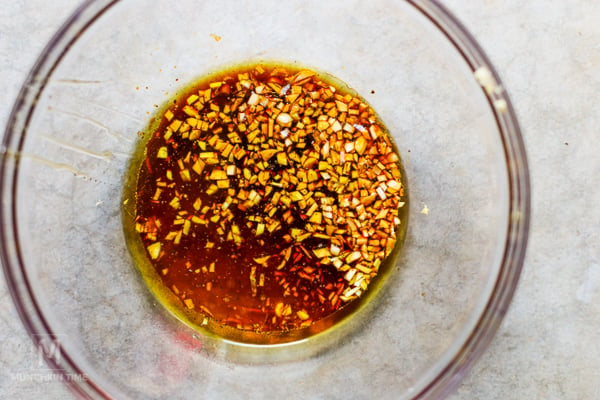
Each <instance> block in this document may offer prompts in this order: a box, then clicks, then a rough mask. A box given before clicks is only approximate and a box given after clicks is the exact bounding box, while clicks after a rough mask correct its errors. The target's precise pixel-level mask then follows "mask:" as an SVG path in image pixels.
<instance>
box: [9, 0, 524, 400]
mask: <svg viewBox="0 0 600 400" xmlns="http://www.w3.org/2000/svg"><path fill="white" fill-rule="evenodd" d="M402 1H405V2H406V3H407V4H408V5H410V6H412V7H413V8H414V9H415V10H416V11H418V13H420V14H421V15H422V16H424V17H425V18H426V19H427V20H428V21H429V22H430V23H431V24H432V25H433V26H435V27H436V28H437V29H438V30H439V32H440V33H442V34H443V36H445V38H446V39H447V40H448V42H449V43H450V44H452V46H453V47H454V48H455V50H456V51H457V52H458V53H459V54H460V55H461V56H462V58H463V59H464V61H465V63H466V64H467V66H468V67H469V68H470V69H471V71H472V72H473V74H475V77H477V73H478V72H484V73H485V74H486V78H487V79H488V81H486V82H488V83H489V82H492V83H493V85H492V86H491V87H490V86H486V82H483V81H480V83H481V84H482V88H481V90H482V91H483V93H484V94H485V96H486V99H487V102H488V104H489V107H490V110H491V111H492V113H493V115H494V118H495V121H496V125H497V127H498V132H499V134H500V139H501V142H502V146H503V151H504V159H505V162H506V169H507V171H506V172H507V178H508V179H507V184H508V223H507V230H506V239H505V243H504V250H503V255H502V260H501V264H500V267H499V272H498V276H497V279H496V282H495V285H494V287H493V289H492V291H491V293H490V295H489V298H488V300H487V304H486V306H485V308H484V309H483V311H482V313H481V315H480V316H479V318H478V320H477V322H476V324H475V325H474V328H473V330H472V332H471V333H470V334H469V335H468V337H467V339H466V340H465V341H464V343H463V344H462V346H460V347H459V348H458V350H457V351H456V353H455V354H454V355H453V356H452V357H451V358H450V361H449V362H448V363H447V365H445V367H443V368H441V369H440V371H439V372H438V373H437V374H436V375H435V376H434V377H433V379H431V380H430V381H429V382H427V383H425V384H424V385H423V388H422V389H421V390H419V391H418V392H415V393H414V394H413V395H412V398H413V399H433V398H441V397H445V396H447V395H448V394H450V393H451V392H453V391H454V390H455V389H456V387H457V386H458V384H459V383H460V381H461V380H462V379H463V378H464V377H465V376H466V375H467V373H468V372H469V370H470V369H471V368H472V367H473V365H474V364H475V362H476V361H477V359H479V357H480V356H481V355H482V354H483V352H484V351H485V349H486V348H487V346H488V345H489V343H490V342H491V341H492V339H493V337H494V335H495V333H496V331H497V330H498V328H499V326H500V324H501V322H502V319H503V318H504V316H505V315H506V312H507V310H508V307H509V305H510V303H511V300H512V298H513V296H514V293H515V290H516V288H517V285H518V281H519V277H520V274H521V270H522V268H523V262H524V259H525V252H526V247H527V241H528V232H529V224H530V218H531V216H530V213H531V205H530V203H531V194H530V180H529V169H528V163H527V156H526V151H525V146H524V143H523V139H522V136H521V130H520V127H519V123H518V121H517V117H516V114H515V111H514V109H513V106H512V103H511V101H510V99H509V97H508V94H507V92H506V90H505V89H504V86H503V84H502V81H501V79H500V77H499V75H498V73H497V72H496V70H495V68H494V67H493V65H492V63H491V62H490V60H489V59H488V57H487V56H486V55H485V53H484V51H483V50H482V48H481V47H480V46H479V44H478V43H477V42H476V40H475V39H474V37H473V36H472V35H471V34H470V33H469V32H468V30H467V29H466V28H465V27H464V26H463V25H462V23H461V22H459V21H458V19H457V18H456V17H454V16H453V15H452V13H451V12H450V11H449V10H448V9H447V8H446V7H445V6H443V5H442V4H440V3H439V2H438V1H437V0H402ZM118 2H119V0H100V1H97V0H86V1H85V2H84V3H83V4H82V5H80V6H79V7H78V8H77V9H76V10H75V12H74V13H73V14H72V15H71V16H70V17H69V18H68V19H67V20H66V22H65V23H64V24H63V25H62V26H61V28H60V29H59V30H58V31H57V32H56V33H55V34H54V36H53V37H52V39H51V40H50V41H49V43H48V44H47V45H46V47H45V48H44V50H43V52H42V53H41V55H40V56H39V58H38V59H37V61H36V63H35V65H34V66H33V68H32V69H31V71H30V73H29V74H28V76H27V78H26V80H25V82H24V84H23V85H22V88H21V90H20V92H19V94H18V97H17V99H16V101H15V103H14V106H13V109H12V111H11V114H10V117H9V120H8V123H7V126H6V129H5V132H4V136H3V138H2V148H1V150H0V199H2V201H3V203H5V204H6V205H5V206H3V207H2V208H0V237H1V238H2V240H0V262H1V263H2V267H3V271H4V275H5V278H6V281H7V286H8V290H9V292H10V294H11V297H12V299H13V303H14V304H15V307H16V310H17V313H18V315H19V317H20V319H21V321H22V323H23V325H24V326H25V329H26V331H27V333H28V334H29V336H30V338H31V340H32V341H33V343H34V345H35V346H36V347H37V348H41V346H43V343H41V340H42V338H43V337H50V338H54V337H56V336H57V335H56V334H55V333H54V332H53V331H52V329H51V327H50V324H49V323H48V321H47V320H46V318H45V316H44V315H43V313H42V312H41V308H40V306H39V304H38V301H37V299H36V297H35V295H34V291H33V288H32V284H31V282H30V281H29V278H28V276H27V273H26V269H25V266H24V263H23V258H22V256H21V253H20V248H19V243H18V241H17V238H18V237H19V234H18V226H17V224H16V220H17V218H16V215H17V204H16V201H15V199H16V194H17V190H16V188H17V177H18V170H19V169H18V165H19V157H18V156H16V155H17V154H19V151H20V149H21V148H22V146H23V144H24V138H25V135H26V132H27V130H28V127H29V123H30V121H31V118H32V115H33V112H34V110H35V104H36V102H37V100H38V99H39V98H40V96H41V94H42V92H43V91H44V89H45V87H46V85H47V84H48V80H49V77H50V76H51V75H52V73H53V71H54V70H55V69H56V67H57V66H58V65H59V63H60V62H61V60H62V59H63V57H64V56H65V55H66V54H67V52H68V50H69V48H70V47H71V45H72V44H73V43H74V42H76V41H77V40H78V38H79V37H80V36H81V35H82V34H83V33H84V32H85V31H86V29H87V28H88V27H90V26H91V25H92V24H93V23H94V22H95V21H96V20H97V19H98V18H99V17H101V16H102V15H103V14H104V13H105V12H106V11H107V10H108V9H110V8H111V7H112V6H114V5H115V4H117V3H118ZM58 350H59V351H60V354H59V356H58V357H57V356H56V355H54V356H53V355H52V354H47V353H46V352H43V351H42V352H41V354H43V355H44V358H45V360H46V362H47V364H48V365H49V366H50V367H51V368H52V369H54V370H55V371H56V372H57V373H58V374H60V375H61V376H62V378H64V379H61V380H62V381H63V382H65V383H66V385H67V386H68V387H69V389H70V390H71V391H72V392H73V393H74V394H75V395H77V396H78V397H82V398H95V397H100V398H107V399H110V398H112V397H111V395H110V394H109V393H108V392H107V391H105V389H103V388H102V387H100V386H99V385H98V384H96V383H95V382H93V380H91V379H88V378H87V377H86V374H85V371H83V370H82V369H81V367H80V366H79V365H78V364H77V363H76V362H75V361H74V360H73V359H72V358H71V357H70V356H69V354H67V352H66V351H65V350H64V349H63V348H62V347H59V349H58ZM73 375H76V376H80V377H83V378H84V379H69V377H71V376H73Z"/></svg>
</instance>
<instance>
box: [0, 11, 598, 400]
mask: <svg viewBox="0 0 600 400" xmlns="http://www.w3.org/2000/svg"><path fill="white" fill-rule="evenodd" d="M78 3H79V0H57V1H52V2H49V1H44V0H27V1H15V2H7V3H6V4H4V5H3V7H0V77H1V78H0V91H1V92H2V93H4V100H3V101H2V102H0V123H1V124H2V126H4V125H5V123H6V120H7V118H8V114H9V112H10V108H11V106H12V101H13V100H14V98H15V97H16V95H17V92H18V90H19V87H20V85H21V83H22V82H23V80H24V79H25V76H26V74H27V73H28V71H29V69H30V68H31V66H32V65H33V63H34V62H35V59H36V57H37V55H38V54H39V53H40V52H41V51H42V48H43V46H44V45H45V44H46V43H47V41H48V40H49V39H50V37H51V35H52V34H53V33H54V32H55V31H56V30H57V29H58V27H59V26H60V24H61V23H62V22H63V21H64V20H65V19H66V18H67V17H68V16H69V15H70V13H71V12H72V11H73V10H74V9H75V7H76V6H77V4H78ZM445 4H446V5H447V7H448V8H450V9H451V10H452V11H453V12H454V13H455V15H456V16H457V17H458V18H459V19H460V20H461V21H462V22H463V23H464V25H465V26H466V27H467V28H468V29H469V30H470V31H471V32H472V33H473V34H474V36H475V37H476V38H477V39H478V41H479V43H480V44H481V45H482V47H483V48H484V49H485V51H486V52H487V54H488V56H489V57H490V58H491V60H492V62H493V64H494V65H495V66H496V67H497V69H498V71H499V72H500V75H501V76H502V78H503V80H504V83H505V85H506V87H507V88H508V91H509V94H510V96H511V98H512V100H513V102H514V106H515V108H516V110H517V114H518V116H519V118H520V122H521V127H522V130H523V136H524V141H525V144H526V146H527V150H528V156H529V162H530V168H531V171H530V172H531V179H532V189H533V198H532V211H533V215H532V225H531V232H530V242H529V248H528V252H527V258H526V261H525V266H524V270H523V274H522V277H521V282H520V284H519V288H518V290H517V293H516V297H515V299H514V301H513V304H512V306H511V308H510V310H509V312H508V315H507V317H506V319H505V320H504V323H503V324H502V326H501V328H500V330H499V332H498V334H497V336H496V337H495V339H494V340H493V342H492V344H491V345H490V347H489V349H488V350H487V352H486V353H485V354H484V355H483V357H482V358H481V360H480V361H479V362H478V363H477V364H476V365H475V367H474V369H473V371H472V372H471V374H470V375H469V376H468V377H466V379H465V380H464V381H463V382H462V383H461V384H460V386H459V388H458V390H457V392H456V393H455V394H454V395H452V396H451V399H453V400H454V399H503V400H507V399H524V398H528V399H538V398H539V399H595V398H597V397H598V393H600V346H598V343H600V207H598V206H597V203H598V201H600V185H598V184H597V182H598V181H600V156H599V154H600V139H599V138H600V136H599V135H598V133H597V132H596V129H598V128H599V127H600V111H598V106H597V101H595V100H596V99H600V94H599V93H600V72H599V71H600V24H598V21H599V20H600V2H598V1H595V0H571V1H568V2H567V1H558V0H553V1H545V0H530V1H527V2H522V1H519V0H504V1H500V0H482V1H479V2H467V1H463V0H447V1H445ZM1 281H2V283H0V321H1V322H2V323H1V324H0V371H2V372H0V398H18V399H38V398H46V399H59V398H70V393H69V392H68V391H67V389H66V388H65V387H63V385H62V383H60V382H58V381H56V380H50V381H49V382H32V381H31V380H29V379H26V378H27V377H22V378H24V379H20V377H19V376H16V375H15V374H11V372H13V371H19V370H23V368H22V367H23V365H28V363H31V362H32V360H34V359H35V357H36V353H35V352H34V351H33V349H32V348H31V344H30V340H29V338H28V337H27V335H26V333H25V330H24V328H23V327H22V325H21V322H20V320H19V318H18V316H17V313H16V311H15V308H14V306H13V304H12V300H11V298H10V296H9V294H8V291H7V288H6V284H5V283H4V280H1Z"/></svg>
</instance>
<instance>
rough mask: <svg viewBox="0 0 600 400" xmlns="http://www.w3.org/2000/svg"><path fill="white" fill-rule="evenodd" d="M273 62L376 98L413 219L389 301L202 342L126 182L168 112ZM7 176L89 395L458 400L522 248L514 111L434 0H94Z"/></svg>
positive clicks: (64, 345) (18, 281)
mask: <svg viewBox="0 0 600 400" xmlns="http://www.w3.org/2000/svg"><path fill="white" fill-rule="evenodd" d="M260 60H269V61H272V60H275V61H277V60H281V61H285V62H292V63H294V62H297V63H299V64H302V65H307V66H312V67H315V68H317V69H319V70H323V71H327V72H329V73H331V74H332V75H334V76H336V77H337V78H339V79H341V80H342V81H344V82H346V83H347V84H348V85H349V86H351V87H352V88H354V89H356V90H357V91H358V92H359V93H360V94H362V95H363V96H364V97H365V98H366V99H367V100H368V101H369V102H370V104H371V105H372V106H373V107H374V109H375V110H376V111H377V113H378V114H379V116H380V117H381V118H382V120H383V121H384V122H385V124H386V125H387V127H388V128H389V129H390V131H391V132H392V134H393V137H394V140H395V142H396V144H397V146H398V149H399V151H400V154H401V156H402V158H403V160H404V166H405V168H406V174H407V179H408V187H409V196H410V204H411V206H410V217H409V218H410V223H409V227H408V234H407V237H406V242H405V245H404V248H403V251H402V254H401V256H400V257H399V258H398V261H397V263H396V265H395V266H394V271H392V273H391V274H390V276H389V279H388V280H387V282H386V285H385V287H383V288H382V289H381V290H380V292H379V294H378V297H377V299H376V300H374V301H372V302H369V304H368V306H366V307H364V308H363V309H362V310H360V313H358V314H357V315H355V316H352V317H351V318H349V319H348V320H347V322H344V324H342V326H341V327H339V328H337V327H334V328H332V329H330V330H328V331H325V332H324V333H323V334H320V335H317V336H315V337H314V338H309V339H308V340H303V341H299V342H294V343H292V344H287V345H283V346H269V347H264V346H244V345H240V344H238V343H233V342H230V341H226V340H219V339H218V338H214V337H210V336H206V335H203V334H202V333H198V332H196V331H193V330H191V329H190V328H188V327H187V326H186V325H184V324H182V323H181V322H179V321H178V320H177V319H176V318H174V317H173V316H172V315H171V314H169V313H168V312H166V311H165V310H164V309H163V307H162V306H161V305H160V304H157V302H156V301H155V300H154V298H153V297H152V295H151V294H150V292H149V291H148V289H147V287H146V286H145V285H144V283H143V280H142V279H141V277H140V274H139V273H138V271H137V269H136V268H135V266H134V265H133V262H132V259H131V257H130V255H129V252H128V250H127V247H126V243H125V239H124V234H123V229H122V220H121V210H122V201H123V199H122V190H123V184H124V177H125V173H126V171H127V163H128V160H129V157H130V155H131V154H132V152H133V150H134V148H135V146H136V143H137V141H138V140H139V137H138V132H140V131H141V130H143V129H144V128H145V126H146V125H147V123H148V121H149V119H150V118H151V117H152V115H153V112H154V110H155V109H156V108H157V107H158V106H160V105H162V104H163V103H164V102H165V101H168V99H170V98H171V96H173V95H175V94H177V93H178V91H179V90H182V89H183V88H184V87H185V86H186V85H187V84H188V83H190V82H192V81H193V80H195V79H196V78H198V77H200V76H202V75H203V74H205V73H207V72H209V71H214V70H215V69H218V68H219V67H224V66H227V65H230V64H234V63H235V64H237V63H239V62H243V61H260ZM0 168H1V170H0V179H1V182H0V198H1V200H2V205H1V209H0V212H1V214H0V218H1V222H2V223H1V234H2V240H1V248H0V250H1V251H0V255H1V257H2V264H3V267H4V272H5V275H6V279H7V281H8V285H9V288H10V291H11V294H12V297H13V299H14V302H15V304H16V307H17V309H18V312H19V314H20V316H21V318H22V320H23V323H24V325H25V326H26V328H27V330H28V331H29V333H30V334H31V337H32V340H33V341H34V342H35V343H36V345H38V346H39V348H40V351H41V352H42V354H44V355H45V356H46V360H47V362H48V363H49V365H50V366H51V367H53V368H55V369H56V370H57V371H59V372H60V373H61V374H63V377H64V380H65V382H67V384H68V385H69V387H70V388H71V389H72V390H73V392H74V393H75V394H77V395H80V396H81V397H89V398H117V399H125V398H140V399H158V398H292V399H293V398H327V399H337V398H339V399H341V398H344V399H347V398H351V399H354V398H378V399H386V398H391V399H409V398H419V399H420V398H439V397H442V396H444V395H446V394H448V393H449V392H450V391H451V390H452V389H453V388H454V387H455V386H456V385H457V383H458V382H459V381H460V379H461V378H462V377H463V376H464V375H465V373H466V372H467V371H468V369H469V367H470V366H471V365H472V364H473V362H474V360H475V359H476V358H477V357H478V356H479V355H480V354H481V353H482V352H483V351H484V349H485V347H486V346H487V344H488V343H489V341H490V340H491V338H492V336H493V334H494V332H495V331H496V330H497V328H498V325H499V324H500V322H501V319H502V317H503V315H504V314H505V312H506V309H507V307H508V305H509V303H510V300H511V298H512V295H513V292H514V290H515V287H516V284H517V281H518V277H519V273H520V270H521V266H522V262H523V257H524V252H525V247H526V241H527V231H528V224H529V182H528V172H527V163H526V158H525V152H524V148H523V144H522V141H521V137H520V133H519V127H518V124H517V121H516V118H515V115H514V113H513V110H512V107H511V104H510V101H509V99H508V98H507V94H506V91H505V90H504V88H503V87H502V83H501V81H500V79H499V77H498V75H497V74H496V72H495V71H494V68H493V67H492V65H491V64H490V62H489V61H488V59H487V58H486V57H485V55H484V54H483V53H482V51H481V49H480V48H479V47H478V46H477V44H476V43H475V41H474V39H473V38H472V37H471V36H470V35H469V34H468V33H467V32H466V31H465V29H464V28H463V27H462V26H461V25H460V24H459V23H458V22H457V21H456V19H455V18H453V17H452V16H451V15H450V14H449V13H448V11H446V10H445V9H444V8H443V7H441V6H440V5H439V4H437V3H436V2H435V1H432V0H411V1H402V0H373V1H358V0H354V1H341V0H340V1H337V0H336V1H312V0H303V1H299V0H290V1H285V2H282V1H274V0H259V1H246V0H222V1H212V2H211V1H202V2H200V1H193V0H181V1H174V2H169V1H148V0H143V1H142V0H121V1H109V0H99V1H88V2H86V3H85V4H84V5H83V6H81V7H80V8H79V9H78V10H77V12H76V13H75V14H74V15H73V16H72V17H71V18H70V19H69V20H68V21H67V23H66V24H65V25H64V26H63V27H62V29H61V30H60V31H59V32H58V33H57V34H56V35H55V37H54V38H53V39H52V41H51V42H50V43H49V45H48V46H47V48H46V49H45V51H44V52H43V54H42V55H41V56H40V58H39V60H38V62H37V64H36V65H35V67H34V68H33V70H32V72H31V74H30V75H29V77H28V78H27V81H26V82H25V84H24V85H23V89H22V91H21V93H20V95H19V98H18V99H17V101H16V103H15V107H14V110H13V113H12V116H11V118H10V121H9V124H8V126H7V129H6V132H5V135H4V139H3V147H2V158H1V165H0ZM49 343H50V344H52V346H49Z"/></svg>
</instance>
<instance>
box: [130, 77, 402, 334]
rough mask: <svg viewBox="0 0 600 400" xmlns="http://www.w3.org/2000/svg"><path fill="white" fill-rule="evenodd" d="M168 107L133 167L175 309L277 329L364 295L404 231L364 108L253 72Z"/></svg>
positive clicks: (310, 83) (381, 144) (150, 240)
mask: <svg viewBox="0 0 600 400" xmlns="http://www.w3.org/2000/svg"><path fill="white" fill-rule="evenodd" d="M172 104H173V105H172V106H171V107H170V108H168V109H166V110H165V111H164V112H163V113H162V115H161V116H160V117H161V119H160V121H159V123H158V127H157V128H156V129H155V131H154V132H153V133H152V137H151V138H150V139H149V141H148V142H147V144H146V150H145V156H144V157H143V159H142V162H141V163H140V164H139V165H137V167H136V168H137V172H138V177H137V193H136V201H135V231H136V232H137V234H138V235H139V239H141V242H142V243H143V247H144V248H145V253H146V254H145V256H146V257H147V259H148V260H149V261H150V262H151V264H152V266H153V269H154V272H155V274H156V275H157V276H158V277H160V281H161V283H162V285H164V287H165V288H168V290H169V291H170V292H171V293H172V294H173V295H174V296H176V298H177V299H178V302H179V306H180V307H182V308H184V309H185V311H186V312H187V313H188V314H189V313H193V314H197V316H198V317H199V318H201V319H202V320H203V321H204V324H206V323H207V321H208V320H211V321H213V322H216V323H217V324H220V325H226V326H230V327H233V328H235V329H239V330H245V331H254V332H281V331H288V330H293V329H298V328H304V327H308V326H310V325H311V324H313V323H315V322H316V321H319V320H321V319H323V318H325V317H327V316H329V315H331V314H333V313H335V312H336V311H337V310H339V309H341V308H343V307H344V306H346V305H348V304H350V303H352V302H354V301H356V300H357V299H359V298H360V297H362V296H363V295H364V293H365V291H367V290H368V288H369V284H370V282H371V281H372V280H373V279H374V278H375V277H376V276H377V274H378V273H379V270H380V268H382V265H383V264H384V261H385V260H386V258H387V257H389V256H390V254H391V253H392V251H393V249H394V247H395V245H396V242H397V230H398V229H399V226H400V225H401V224H403V223H405V221H402V220H401V216H402V215H404V213H402V212H401V210H402V207H403V206H404V204H405V193H404V181H403V179H404V177H403V176H402V173H401V171H402V169H401V165H400V159H399V157H398V155H397V153H396V151H395V149H394V147H393V145H392V142H391V140H390V137H389V135H388V133H387V131H386V129H385V127H384V126H383V125H382V123H381V122H380V121H379V120H378V119H377V118H376V115H375V112H374V111H373V110H372V109H371V108H370V107H369V106H368V105H367V104H366V103H365V102H364V100H362V99H361V98H359V97H358V96H357V95H355V94H353V93H352V92H351V91H350V90H348V89H345V88H343V87H341V86H340V85H336V86H334V85H333V84H332V83H331V82H330V81H326V80H324V79H323V78H322V77H319V75H317V74H316V73H315V72H313V71H310V70H300V69H293V68H287V67H286V68H282V67H273V66H267V65H254V66H250V67H247V68H240V69H235V70H229V71H224V72H223V73H222V74H219V75H214V76H212V77H211V78H210V80H208V81H205V82H203V83H200V84H198V85H197V86H195V87H193V88H192V89H190V91H188V92H186V93H185V94H184V95H182V96H181V97H179V98H177V99H175V100H174V101H173V103H172ZM196 320H198V318H196Z"/></svg>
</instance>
